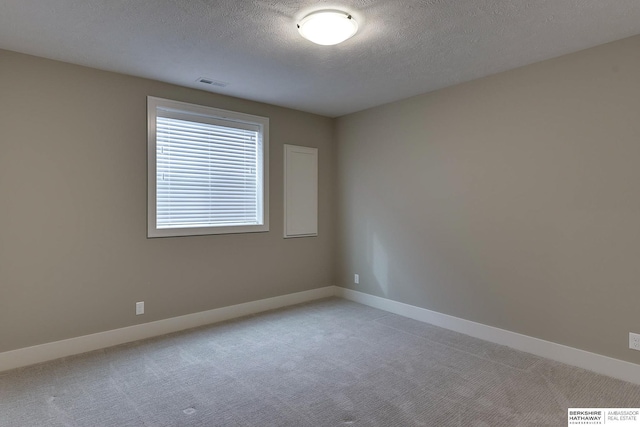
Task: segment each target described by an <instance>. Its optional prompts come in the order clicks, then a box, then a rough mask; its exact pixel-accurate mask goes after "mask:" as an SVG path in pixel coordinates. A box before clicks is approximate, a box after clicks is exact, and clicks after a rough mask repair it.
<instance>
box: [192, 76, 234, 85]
mask: <svg viewBox="0 0 640 427" xmlns="http://www.w3.org/2000/svg"><path fill="white" fill-rule="evenodd" d="M196 82H198V83H202V84H205V85H209V86H216V87H226V86H227V85H228V84H229V83H227V82H221V81H220V80H213V79H209V78H207V77H200V78H199V79H198V80H196Z"/></svg>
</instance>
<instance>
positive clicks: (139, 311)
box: [136, 301, 144, 316]
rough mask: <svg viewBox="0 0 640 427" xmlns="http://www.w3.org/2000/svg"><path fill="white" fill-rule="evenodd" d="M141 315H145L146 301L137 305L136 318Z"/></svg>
mask: <svg viewBox="0 0 640 427" xmlns="http://www.w3.org/2000/svg"><path fill="white" fill-rule="evenodd" d="M140 314H144V301H140V302H137V303H136V316H139V315H140Z"/></svg>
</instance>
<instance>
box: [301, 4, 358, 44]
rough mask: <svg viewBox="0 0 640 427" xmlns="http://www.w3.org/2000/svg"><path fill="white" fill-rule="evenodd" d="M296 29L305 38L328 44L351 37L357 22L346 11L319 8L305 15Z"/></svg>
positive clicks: (356, 27)
mask: <svg viewBox="0 0 640 427" xmlns="http://www.w3.org/2000/svg"><path fill="white" fill-rule="evenodd" d="M298 31H299V32H300V34H301V35H302V37H304V38H305V39H307V40H310V41H312V42H314V43H316V44H320V45H324V46H330V45H334V44H338V43H342V42H343V41H345V40H347V39H348V38H349V37H352V36H353V35H354V34H355V33H356V31H358V23H357V22H356V20H355V19H353V17H352V16H351V15H349V14H348V13H346V12H341V11H339V10H320V11H317V12H313V13H311V14H309V15H307V16H305V17H304V18H303V19H302V21H300V23H299V24H298Z"/></svg>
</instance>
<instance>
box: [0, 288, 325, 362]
mask: <svg viewBox="0 0 640 427" xmlns="http://www.w3.org/2000/svg"><path fill="white" fill-rule="evenodd" d="M335 293H336V287H335V286H327V287H325V288H318V289H312V290H310V291H304V292H297V293H293V294H287V295H282V296H277V297H273V298H267V299H262V300H258V301H251V302H247V303H243V304H237V305H232V306H228V307H222V308H216V309H213V310H208V311H202V312H199V313H193V314H187V315H184V316H179V317H172V318H170V319H163V320H158V321H155V322H149V323H143V324H140V325H134V326H128V327H126V328H120V329H114V330H111V331H105V332H99V333H97V334H91V335H84V336H81V337H77V338H70V339H66V340H62V341H55V342H50V343H46V344H41V345H36V346H33V347H26V348H21V349H18V350H12V351H7V352H4V353H0V372H2V371H6V370H9V369H14V368H19V367H22V366H27V365H33V364H35V363H40V362H46V361H48V360H53V359H58V358H60V357H65V356H71V355H74V354H80V353H86V352H88V351H93V350H98V349H101V348H106V347H111V346H114V345H118V344H124V343H127V342H131V341H137V340H141V339H145V338H151V337H154V336H158V335H164V334H168V333H171V332H177V331H181V330H185V329H190V328H195V327H198V326H203V325H208V324H210V323H216V322H221V321H224V320H229V319H233V318H236V317H242V316H246V315H249V314H254V313H260V312H262V311H267V310H273V309H276V308H280V307H286V306H289V305H294V304H299V303H303V302H307V301H312V300H316V299H320V298H326V297H330V296H334V295H335Z"/></svg>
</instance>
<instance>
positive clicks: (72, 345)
mask: <svg viewBox="0 0 640 427" xmlns="http://www.w3.org/2000/svg"><path fill="white" fill-rule="evenodd" d="M330 296H338V297H341V298H345V299H348V300H351V301H354V302H358V303H360V304H364V305H368V306H370V307H375V308H378V309H380V310H384V311H388V312H390V313H395V314H398V315H400V316H405V317H409V318H411V319H415V320H418V321H421V322H425V323H430V324H432V325H436V326H440V327H442V328H446V329H450V330H452V331H456V332H460V333H463V334H466V335H470V336H472V337H476V338H480V339H483V340H485V341H490V342H494V343H496V344H501V345H505V346H508V347H511V348H515V349H516V350H521V351H525V352H527V353H531V354H535V355H537V356H541V357H546V358H548V359H552V360H556V361H558V362H562V363H566V364H568V365H573V366H577V367H580V368H584V369H588V370H590V371H594V372H597V373H600V374H603V375H608V376H610V377H614V378H619V379H621V380H625V381H629V382H632V383H635V384H640V365H637V364H635V363H630V362H626V361H623V360H618V359H614V358H611V357H607V356H603V355H600V354H596V353H591V352H588V351H584V350H579V349H577V348H573V347H568V346H565V345H562V344H557V343H553V342H550V341H545V340H541V339H539V338H533V337H530V336H527V335H522V334H518V333H516V332H511V331H507V330H505V329H500V328H496V327H493V326H487V325H483V324H481V323H476V322H472V321H470V320H465V319H461V318H458V317H454V316H449V315H447V314H442V313H438V312H436V311H432V310H428V309H426V308H421V307H416V306H413V305H409V304H404V303H401V302H398V301H393V300H390V299H387V298H381V297H377V296H374V295H369V294H366V293H363V292H359V291H354V290H351V289H346V288H341V287H337V286H327V287H324V288H318V289H312V290H310V291H304V292H297V293H293V294H287V295H282V296H278V297H273V298H267V299H262V300H258V301H251V302H247V303H243V304H237V305H232V306H228V307H222V308H216V309H213V310H208V311H203V312H199V313H193V314H187V315H184V316H179V317H172V318H170V319H163V320H158V321H155V322H149V323H143V324H140V325H134V326H128V327H126V328H120V329H114V330H111V331H105V332H99V333H96V334H91V335H84V336H81V337H77V338H70V339H67V340H62V341H55V342H51V343H46V344H41V345H36V346H33V347H26V348H21V349H17V350H12V351H7V352H4V353H0V372H2V371H6V370H9V369H14V368H19V367H22V366H27V365H33V364H35V363H41V362H46V361H48V360H53V359H58V358H60V357H66V356H71V355H74V354H80V353H86V352H88V351H93V350H98V349H101V348H106V347H111V346H114V345H118V344H124V343H127V342H132V341H137V340H141V339H145V338H151V337H154V336H159V335H164V334H168V333H172V332H177V331H181V330H185V329H190V328H195V327H198V326H203V325H208V324H211V323H216V322H221V321H224V320H229V319H233V318H236V317H242V316H246V315H250V314H255V313H260V312H263V311H267V310H273V309H277V308H281V307H286V306H289V305H294V304H299V303H303V302H307V301H313V300H316V299H320V298H326V297H330Z"/></svg>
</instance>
